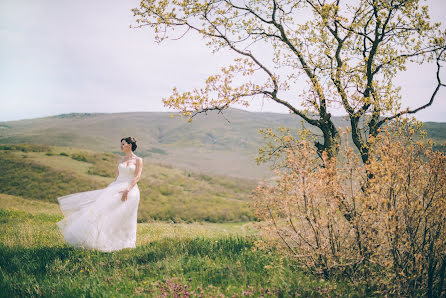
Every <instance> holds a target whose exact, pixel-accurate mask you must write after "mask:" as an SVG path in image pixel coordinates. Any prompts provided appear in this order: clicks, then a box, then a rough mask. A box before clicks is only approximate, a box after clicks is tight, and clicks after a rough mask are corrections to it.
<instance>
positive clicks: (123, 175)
mask: <svg viewBox="0 0 446 298" xmlns="http://www.w3.org/2000/svg"><path fill="white" fill-rule="evenodd" d="M135 170H136V165H134V164H130V165H128V166H125V164H124V163H120V164H119V165H118V171H119V175H118V178H117V179H116V181H128V182H130V181H132V180H133V178H134V177H135Z"/></svg>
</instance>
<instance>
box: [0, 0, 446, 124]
mask: <svg viewBox="0 0 446 298" xmlns="http://www.w3.org/2000/svg"><path fill="white" fill-rule="evenodd" d="M427 3H428V4H429V6H430V8H431V9H430V11H431V16H432V19H433V20H435V21H442V22H446V1H445V0H429V1H427ZM138 4H139V1H135V0H121V1H118V0H114V1H111V0H95V1H87V0H78V1H68V0H0V121H9V120H19V119H27V118H36V117H44V116H50V115H56V114H61V113H71V112H90V113H92V112H106V113H115V112H132V111H168V110H167V109H166V108H165V107H163V104H162V101H161V99H162V98H163V97H168V96H169V95H170V94H171V91H172V88H173V87H174V86H176V87H178V88H179V90H180V91H187V90H191V89H192V88H194V87H201V86H202V85H203V83H204V80H205V79H206V78H207V77H208V76H209V75H211V74H214V73H216V72H218V70H219V69H220V67H222V66H224V65H227V64H229V63H231V61H232V58H233V56H231V54H230V53H228V52H225V53H217V54H212V53H211V51H210V49H209V48H207V47H206V46H204V43H203V42H202V41H201V40H200V39H199V38H197V37H195V36H193V35H190V36H187V37H186V38H184V39H182V40H179V41H167V42H164V43H162V44H160V45H159V44H157V43H155V42H154V39H153V34H152V32H151V30H150V29H149V28H145V29H131V28H129V25H130V24H134V21H135V19H134V17H133V14H132V12H131V11H130V9H131V8H134V7H137V6H138ZM433 69H434V68H433V67H432V66H426V67H422V68H421V67H418V66H417V67H415V66H412V67H410V68H409V69H408V71H407V72H405V73H404V74H403V75H401V76H400V77H399V78H398V82H399V83H400V84H401V86H402V95H403V96H404V102H403V107H406V106H407V105H410V106H411V107H413V106H415V104H416V103H417V102H418V103H419V102H420V101H422V102H424V101H427V100H428V96H429V95H430V94H431V93H432V91H433V88H434V86H435V76H434V73H433V72H432V70H433ZM430 70H431V71H430ZM442 74H443V78H444V81H446V69H444V70H443V73H442ZM445 89H446V88H443V90H442V91H441V92H440V93H439V94H438V97H437V99H436V102H435V103H434V104H433V105H432V106H431V107H430V108H428V109H427V110H425V111H422V112H420V113H419V114H417V115H418V118H419V119H420V120H423V121H442V122H445V121H446V90H445ZM249 110H251V111H272V112H287V111H286V110H285V109H284V108H282V107H281V106H279V105H277V104H274V103H268V102H264V103H261V102H259V101H257V102H256V103H255V104H254V105H253V106H252V107H250V108H249Z"/></svg>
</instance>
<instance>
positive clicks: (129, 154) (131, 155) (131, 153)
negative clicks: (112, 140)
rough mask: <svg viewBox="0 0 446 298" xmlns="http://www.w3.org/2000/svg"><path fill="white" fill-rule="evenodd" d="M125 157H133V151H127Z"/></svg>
mask: <svg viewBox="0 0 446 298" xmlns="http://www.w3.org/2000/svg"><path fill="white" fill-rule="evenodd" d="M125 157H126V158H127V159H130V158H132V157H133V152H127V153H126V154H125Z"/></svg>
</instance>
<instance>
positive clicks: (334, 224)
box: [252, 120, 446, 297]
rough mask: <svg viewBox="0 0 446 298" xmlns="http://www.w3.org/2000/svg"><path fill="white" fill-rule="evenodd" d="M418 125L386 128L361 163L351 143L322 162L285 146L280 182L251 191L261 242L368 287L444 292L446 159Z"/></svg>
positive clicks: (301, 145)
mask: <svg viewBox="0 0 446 298" xmlns="http://www.w3.org/2000/svg"><path fill="white" fill-rule="evenodd" d="M419 129H420V126H419V125H416V124H414V123H413V122H411V121H408V120H398V121H394V122H393V123H391V124H389V125H388V126H386V127H385V128H384V129H383V130H382V132H381V133H380V134H379V136H378V137H377V138H376V139H374V140H373V141H372V142H371V144H372V145H371V146H370V148H369V149H370V161H369V163H367V164H366V165H364V164H362V163H361V161H360V159H359V156H358V154H357V153H355V152H354V151H353V149H352V147H351V146H348V145H345V146H343V147H342V148H340V151H339V155H338V156H337V158H331V159H328V158H327V157H326V156H322V158H320V157H318V156H317V152H316V150H315V149H314V146H313V145H312V144H311V143H310V142H308V141H306V140H301V141H295V142H294V143H293V145H292V146H290V143H289V142H288V145H287V146H285V147H286V149H285V150H284V153H285V155H284V156H285V158H284V162H283V163H282V166H283V168H282V169H281V171H277V174H278V180H277V181H276V182H275V183H273V184H269V185H268V184H263V185H261V186H259V187H258V188H257V189H256V190H255V191H254V193H253V196H252V199H253V200H252V206H253V208H254V210H255V212H256V215H257V217H258V218H260V219H263V221H261V222H259V223H258V225H259V227H260V228H261V230H262V231H263V234H264V237H265V239H267V243H269V244H273V245H276V246H277V247H281V248H282V249H283V251H284V252H286V253H289V254H290V255H291V256H293V257H296V258H298V259H299V260H300V261H301V263H302V264H304V265H305V266H306V267H307V268H308V269H309V270H310V271H312V272H313V273H315V274H321V275H323V276H324V277H326V278H330V277H334V276H339V274H341V275H342V276H346V277H348V278H350V279H351V281H352V282H354V283H357V284H358V285H363V286H364V285H365V286H366V288H367V289H368V290H369V291H373V292H374V291H378V292H379V293H381V294H396V295H427V296H431V297H432V296H438V297H440V296H442V295H443V296H444V295H445V288H446V286H445V282H444V279H445V269H446V198H445V194H446V179H445V178H446V175H445V162H446V157H445V154H444V153H443V152H439V151H432V144H431V143H430V142H426V141H424V140H423V139H422V138H420V134H419ZM287 140H288V141H289V138H287ZM285 147H283V148H285Z"/></svg>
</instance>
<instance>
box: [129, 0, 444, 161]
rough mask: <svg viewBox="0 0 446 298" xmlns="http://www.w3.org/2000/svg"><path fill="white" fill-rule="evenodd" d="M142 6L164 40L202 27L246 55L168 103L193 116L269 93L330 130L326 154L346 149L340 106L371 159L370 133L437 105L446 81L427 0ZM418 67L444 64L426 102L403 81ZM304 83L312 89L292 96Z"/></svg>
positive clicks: (178, 0)
mask: <svg viewBox="0 0 446 298" xmlns="http://www.w3.org/2000/svg"><path fill="white" fill-rule="evenodd" d="M132 11H133V13H134V15H135V16H136V23H137V25H136V26H135V27H144V26H150V27H152V28H153V29H154V31H155V33H156V40H157V41H158V42H162V41H163V40H165V39H168V38H170V36H171V34H173V35H174V37H172V38H181V37H183V36H184V35H185V34H187V33H188V32H189V31H191V30H192V31H195V32H196V33H198V34H200V35H201V36H202V37H204V38H205V39H206V40H207V45H208V46H209V47H210V48H212V49H213V50H214V51H215V52H218V50H220V49H222V48H227V49H230V50H231V51H233V52H234V53H236V54H237V55H238V56H239V58H237V59H235V61H234V64H233V65H229V66H227V67H224V68H222V70H221V73H218V74H215V75H211V76H209V78H208V79H207V80H206V82H205V83H204V86H203V87H202V88H199V89H193V90H192V91H186V92H179V91H178V90H177V89H176V88H174V89H173V93H172V95H171V96H170V97H168V98H166V99H164V104H165V105H166V106H168V107H171V108H175V109H177V110H179V111H181V112H182V114H183V115H186V116H188V117H191V118H192V117H194V116H195V115H196V114H198V113H202V112H205V111H208V110H220V111H222V110H224V109H226V108H228V107H230V106H231V105H233V104H236V103H237V104H243V105H249V104H250V103H251V100H253V98H254V97H256V96H261V97H264V98H267V99H269V100H273V101H274V102H276V103H277V104H280V105H283V106H285V107H286V108H288V109H289V110H290V112H291V113H294V114H296V115H298V116H300V117H302V119H304V120H305V121H306V122H307V123H309V124H310V125H313V126H315V127H317V128H318V129H320V131H321V132H322V135H323V137H322V138H320V139H319V140H317V141H316V142H315V146H316V147H317V149H318V152H319V154H321V153H322V152H324V151H325V152H327V154H328V156H334V155H336V152H337V147H338V146H337V145H338V144H339V142H340V137H339V131H338V128H337V127H336V126H335V125H334V123H333V120H332V112H333V110H334V109H337V108H342V109H343V110H345V112H346V114H347V116H348V119H349V121H350V124H351V134H352V139H353V143H354V145H355V146H356V147H357V148H358V150H359V152H360V154H361V158H362V161H363V162H364V163H365V162H367V161H368V160H369V149H368V148H369V138H370V136H376V135H377V134H378V133H379V131H380V127H381V126H382V125H383V124H384V123H386V122H387V121H389V120H392V119H395V118H397V117H399V116H401V115H403V114H414V113H416V112H418V111H420V110H422V109H424V108H426V107H428V106H430V105H431V104H432V103H433V101H434V100H435V98H436V96H437V94H438V90H439V89H440V88H441V87H444V86H445V85H444V84H443V83H442V81H441V72H440V70H441V66H442V63H444V61H445V59H446V53H445V50H446V42H445V36H446V31H445V30H444V28H442V25H441V24H440V23H432V22H430V20H429V13H428V8H427V7H426V6H422V5H420V1H419V0H354V1H342V0H331V1H328V0H246V1H241V0H161V1H159V0H142V1H141V3H140V6H139V7H138V8H134V9H133V10H132ZM265 52H267V53H268V54H267V55H265ZM409 63H419V64H423V63H434V64H435V65H436V70H435V71H436V86H435V88H434V89H433V90H432V92H431V93H430V94H426V95H425V98H420V99H419V105H418V106H415V107H411V108H402V105H401V93H400V87H399V86H397V84H396V83H395V78H396V76H397V74H398V73H400V72H403V71H405V70H406V67H407V65H408V64H409ZM302 80H305V81H306V82H307V84H306V88H305V89H303V90H297V91H298V93H299V96H290V95H289V93H287V91H296V88H297V84H298V82H301V81H302Z"/></svg>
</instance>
